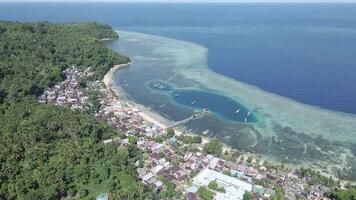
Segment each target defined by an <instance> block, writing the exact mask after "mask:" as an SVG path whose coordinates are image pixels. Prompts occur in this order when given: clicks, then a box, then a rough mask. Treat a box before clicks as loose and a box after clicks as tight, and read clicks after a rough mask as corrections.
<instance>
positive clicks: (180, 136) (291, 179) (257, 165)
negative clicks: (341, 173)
mask: <svg viewBox="0 0 356 200" xmlns="http://www.w3.org/2000/svg"><path fill="white" fill-rule="evenodd" d="M118 67H119V66H116V68H118ZM110 71H111V72H109V73H113V72H114V71H115V69H112V70H110ZM94 73H95V72H94V71H91V69H90V68H88V69H86V70H85V71H81V70H79V69H78V68H76V67H70V68H68V69H67V70H65V71H64V75H65V77H66V79H65V80H64V81H63V82H61V83H59V84H57V85H55V86H54V87H52V88H50V89H48V90H47V91H45V92H44V93H43V94H42V95H41V96H40V97H39V98H38V101H39V102H40V103H45V104H48V103H52V104H54V105H58V106H70V107H71V108H72V109H83V110H85V109H91V107H93V102H92V101H91V99H92V98H91V97H90V96H91V94H92V93H93V92H96V93H98V94H99V95H98V98H97V99H95V100H96V101H97V103H98V105H100V106H99V107H98V109H97V110H96V114H95V116H96V117H98V118H100V119H102V120H104V121H106V122H107V123H108V124H110V125H112V126H113V127H115V128H117V129H118V130H120V131H121V132H123V133H124V134H125V138H122V137H117V138H111V139H107V140H104V141H102V142H103V144H104V145H112V144H113V143H119V144H120V145H122V146H126V145H129V144H132V143H134V144H136V145H137V146H138V148H139V149H140V150H141V151H142V152H143V154H144V156H143V157H144V159H143V160H142V162H141V163H136V166H137V174H138V177H139V179H140V180H141V181H142V183H144V184H146V185H148V186H149V187H151V188H153V189H154V190H156V191H157V192H164V191H167V190H172V188H173V190H174V191H176V192H177V194H179V195H176V196H174V197H173V198H170V199H189V200H194V199H218V200H239V199H247V196H249V198H248V199H287V200H295V199H310V200H314V199H315V200H317V199H328V198H326V197H325V194H327V193H328V192H330V191H331V190H333V189H334V186H330V185H327V184H320V183H318V182H316V183H315V184H311V183H312V181H311V180H313V177H312V175H311V174H310V173H309V174H307V175H305V174H303V173H301V172H300V170H291V169H286V168H282V167H279V166H273V165H270V164H267V163H266V162H264V161H259V160H257V159H256V158H254V157H252V156H250V155H249V154H245V153H240V152H238V151H237V150H232V149H225V148H224V149H223V152H222V154H221V155H220V156H217V155H212V154H209V153H207V152H206V150H205V146H206V145H207V144H208V143H209V142H210V141H211V140H209V139H206V138H202V137H201V136H197V135H190V134H187V133H182V132H180V131H177V130H173V129H170V128H167V127H164V126H163V125H162V124H159V123H156V122H155V121H154V120H150V119H149V118H147V117H146V114H144V113H143V111H142V110H140V109H139V108H138V107H137V106H135V105H134V104H132V103H130V102H127V101H126V100H124V99H122V98H120V97H119V96H118V95H119V94H118V93H115V91H114V89H113V88H112V87H113V85H112V84H113V83H112V80H110V81H107V80H104V81H103V82H101V81H94V82H87V83H86V84H85V86H84V87H83V86H82V85H81V83H80V79H82V78H87V77H91V76H93V75H94ZM109 73H108V74H107V76H110V74H109ZM111 76H112V74H111ZM105 78H106V79H112V77H105ZM105 78H104V79H105ZM103 192H104V193H101V194H99V195H98V197H97V199H110V194H105V191H103Z"/></svg>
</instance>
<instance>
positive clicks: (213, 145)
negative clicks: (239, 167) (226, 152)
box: [203, 139, 223, 157]
mask: <svg viewBox="0 0 356 200" xmlns="http://www.w3.org/2000/svg"><path fill="white" fill-rule="evenodd" d="M222 147H223V145H222V144H221V143H220V141H219V140H218V139H212V140H210V141H209V142H208V143H206V144H205V145H204V148H203V152H204V153H205V154H212V155H214V156H218V157H220V156H221V154H222Z"/></svg>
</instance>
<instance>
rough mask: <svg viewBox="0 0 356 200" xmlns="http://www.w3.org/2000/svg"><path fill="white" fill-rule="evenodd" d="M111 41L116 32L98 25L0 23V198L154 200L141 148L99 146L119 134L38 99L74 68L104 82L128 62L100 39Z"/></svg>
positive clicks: (85, 116) (79, 113)
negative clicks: (142, 172) (142, 170)
mask: <svg viewBox="0 0 356 200" xmlns="http://www.w3.org/2000/svg"><path fill="white" fill-rule="evenodd" d="M108 37H111V38H115V37H117V35H116V33H115V32H114V31H113V30H112V29H111V28H110V27H109V26H106V25H100V24H97V23H78V24H51V23H48V22H41V23H17V22H0V149H1V151H0V184H1V185H0V199H10V200H12V199H20V200H21V199H26V200H31V199H64V198H67V199H74V198H76V199H94V197H95V196H96V195H97V194H98V193H99V192H106V193H108V194H110V199H146V198H151V197H153V196H152V195H153V194H152V193H151V192H150V190H148V189H147V188H146V187H145V186H144V185H143V184H141V183H140V181H139V180H138V179H137V175H136V169H135V166H134V164H133V163H135V162H136V161H138V160H140V159H141V157H142V155H141V152H140V151H139V150H138V149H137V147H136V146H134V145H129V146H128V147H125V148H123V147H120V148H118V146H117V145H118V144H110V145H104V144H102V142H101V141H102V140H103V139H108V138H111V137H113V136H120V135H121V133H119V132H117V131H116V130H115V129H113V128H111V127H110V126H108V125H107V124H106V123H104V122H102V121H100V120H98V119H96V118H94V116H92V115H91V114H89V113H83V112H82V111H78V110H76V111H73V110H71V109H69V108H66V107H56V106H53V105H41V104H38V103H37V101H36V96H38V95H40V94H42V92H43V90H44V89H46V88H48V87H50V86H52V85H54V84H55V83H57V82H59V81H61V80H63V78H64V77H63V74H62V71H63V70H64V69H65V68H68V67H70V66H72V65H75V66H77V67H79V68H82V69H85V68H87V67H92V69H93V70H94V71H95V76H93V77H92V79H93V80H98V79H101V78H102V77H103V76H104V74H105V73H106V72H107V70H109V69H110V67H112V66H113V65H114V64H120V63H124V62H128V61H129V59H128V58H126V57H123V56H120V55H118V54H117V53H115V52H113V51H111V50H108V49H107V48H106V47H105V46H104V45H103V43H102V42H101V41H100V40H101V39H102V38H108ZM93 99H94V100H95V95H94V97H93ZM94 107H95V106H94Z"/></svg>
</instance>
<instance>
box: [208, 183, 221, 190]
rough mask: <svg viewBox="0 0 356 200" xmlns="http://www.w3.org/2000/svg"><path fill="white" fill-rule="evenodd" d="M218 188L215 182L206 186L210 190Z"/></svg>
mask: <svg viewBox="0 0 356 200" xmlns="http://www.w3.org/2000/svg"><path fill="white" fill-rule="evenodd" d="M218 187H219V184H218V183H217V182H216V181H211V182H210V183H209V185H208V188H209V189H212V190H217V189H218Z"/></svg>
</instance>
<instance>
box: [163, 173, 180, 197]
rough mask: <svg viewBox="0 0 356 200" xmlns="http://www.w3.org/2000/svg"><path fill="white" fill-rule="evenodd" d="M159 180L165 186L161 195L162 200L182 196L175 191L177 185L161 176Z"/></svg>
mask: <svg viewBox="0 0 356 200" xmlns="http://www.w3.org/2000/svg"><path fill="white" fill-rule="evenodd" d="M159 179H160V181H162V182H163V183H164V185H165V189H164V191H163V192H161V193H160V194H159V195H160V197H161V198H162V199H172V198H174V197H178V196H179V195H180V193H178V192H176V191H175V189H176V185H175V184H174V183H172V182H170V181H168V180H167V179H166V178H165V177H164V176H160V178H159Z"/></svg>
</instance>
